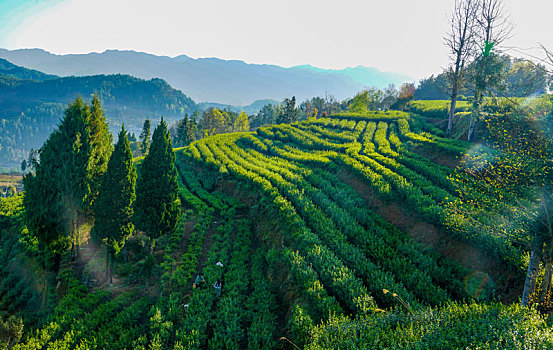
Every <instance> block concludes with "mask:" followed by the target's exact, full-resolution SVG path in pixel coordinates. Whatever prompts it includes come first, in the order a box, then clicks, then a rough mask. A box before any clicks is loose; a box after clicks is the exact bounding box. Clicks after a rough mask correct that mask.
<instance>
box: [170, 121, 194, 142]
mask: <svg viewBox="0 0 553 350" xmlns="http://www.w3.org/2000/svg"><path fill="white" fill-rule="evenodd" d="M195 128H196V125H195V124H194V120H192V119H191V118H190V119H189V118H188V114H187V115H186V116H185V117H184V119H181V120H179V121H177V123H176V125H175V129H174V131H175V136H174V139H175V144H176V145H177V146H188V145H189V144H190V143H192V142H194V141H196V133H195V130H194V129H195Z"/></svg>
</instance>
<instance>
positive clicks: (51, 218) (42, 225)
mask: <svg viewBox="0 0 553 350" xmlns="http://www.w3.org/2000/svg"><path fill="white" fill-rule="evenodd" d="M59 138H60V133H59V131H57V130H56V131H54V132H53V133H52V134H50V137H49V138H48V140H46V142H45V143H44V145H43V146H42V147H41V149H40V151H39V152H38V160H37V163H36V164H35V166H34V173H33V172H29V173H27V174H25V176H24V177H23V186H24V187H25V192H24V196H23V206H24V207H25V222H26V224H27V227H28V228H29V230H30V232H31V233H32V234H33V235H34V236H35V237H37V238H38V242H39V248H40V250H41V251H42V252H45V251H46V250H49V251H51V252H52V253H54V254H55V255H56V256H57V257H59V255H60V254H61V253H62V252H63V251H64V250H65V249H66V248H67V243H68V240H67V236H66V234H65V230H64V227H63V219H62V213H63V208H62V205H61V191H60V188H59V183H58V182H57V181H56V180H55V178H56V176H57V174H56V172H57V169H59V167H61V166H62V164H61V162H60V158H59V157H58V152H57V146H58V143H59ZM45 265H46V264H45Z"/></svg>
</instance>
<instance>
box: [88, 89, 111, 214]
mask: <svg viewBox="0 0 553 350" xmlns="http://www.w3.org/2000/svg"><path fill="white" fill-rule="evenodd" d="M87 127H88V128H89V130H90V131H89V134H90V148H91V149H90V154H89V160H88V164H87V183H88V192H87V196H86V198H85V209H87V212H88V213H89V214H92V209H93V208H94V201H95V200H96V198H97V196H98V191H99V190H100V185H101V181H102V175H103V174H104V173H105V172H106V170H107V167H108V161H109V159H110V156H111V153H112V152H113V146H112V144H111V143H112V140H113V139H112V136H111V133H110V132H109V128H108V124H107V121H106V117H105V116H104V110H103V109H102V105H101V103H100V99H99V98H98V96H96V95H94V96H93V97H92V103H91V104H90V119H89V121H88V123H87Z"/></svg>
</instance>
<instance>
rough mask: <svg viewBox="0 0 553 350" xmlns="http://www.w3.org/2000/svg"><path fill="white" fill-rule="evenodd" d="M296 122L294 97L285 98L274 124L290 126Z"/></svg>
mask: <svg viewBox="0 0 553 350" xmlns="http://www.w3.org/2000/svg"><path fill="white" fill-rule="evenodd" d="M297 120H298V110H297V108H296V96H292V98H291V99H290V98H285V99H284V101H283V102H282V109H281V110H280V113H279V114H278V115H277V118H276V122H277V123H278V124H281V123H286V124H290V123H293V122H295V121H297Z"/></svg>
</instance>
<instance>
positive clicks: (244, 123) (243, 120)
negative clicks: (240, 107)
mask: <svg viewBox="0 0 553 350" xmlns="http://www.w3.org/2000/svg"><path fill="white" fill-rule="evenodd" d="M232 129H233V131H235V132H243V131H250V123H249V121H248V115H247V114H246V112H244V111H242V112H240V114H239V115H238V116H237V117H236V120H235V121H234V125H233V127H232Z"/></svg>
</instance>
